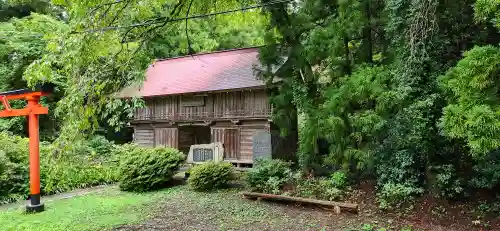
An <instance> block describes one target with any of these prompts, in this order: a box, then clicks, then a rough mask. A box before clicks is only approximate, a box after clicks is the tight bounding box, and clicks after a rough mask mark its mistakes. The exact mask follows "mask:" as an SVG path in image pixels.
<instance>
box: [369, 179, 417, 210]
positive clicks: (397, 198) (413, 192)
mask: <svg viewBox="0 0 500 231" xmlns="http://www.w3.org/2000/svg"><path fill="white" fill-rule="evenodd" d="M422 193H423V189H421V188H415V187H414V186H412V185H404V184H395V183H386V184H384V185H382V187H381V188H380V189H379V192H378V194H377V196H378V201H379V203H380V204H379V207H380V208H381V209H390V208H394V207H399V206H401V205H403V204H404V203H408V202H411V200H412V198H413V197H414V196H417V195H420V194H422Z"/></svg>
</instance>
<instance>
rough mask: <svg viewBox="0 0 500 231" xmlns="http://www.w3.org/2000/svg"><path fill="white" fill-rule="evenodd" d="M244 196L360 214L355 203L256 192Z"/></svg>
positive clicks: (246, 193) (244, 193) (243, 193)
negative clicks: (332, 208) (319, 206)
mask: <svg viewBox="0 0 500 231" xmlns="http://www.w3.org/2000/svg"><path fill="white" fill-rule="evenodd" d="M242 195H243V196H244V197H246V198H257V199H267V200H274V201H283V202H295V203H301V204H312V205H321V206H327V207H334V208H336V210H337V208H339V211H338V212H340V210H346V211H351V212H355V213H357V212H358V205H357V204H353V203H345V202H336V201H324V200H316V199H309V198H302V197H291V196H282V195H274V194H265V193H254V192H242Z"/></svg>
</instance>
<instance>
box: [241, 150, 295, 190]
mask: <svg viewBox="0 0 500 231" xmlns="http://www.w3.org/2000/svg"><path fill="white" fill-rule="evenodd" d="M293 175H294V173H293V171H292V169H291V168H290V164H289V163H286V162H284V161H282V160H278V159H268V158H266V159H258V160H256V162H255V163H254V166H253V168H252V169H251V170H250V171H248V173H247V175H246V182H247V184H248V186H249V187H250V188H251V189H252V190H256V191H259V192H264V193H274V194H279V193H280V191H281V189H282V188H283V186H284V185H285V184H286V183H289V182H290V181H291V180H292V179H293Z"/></svg>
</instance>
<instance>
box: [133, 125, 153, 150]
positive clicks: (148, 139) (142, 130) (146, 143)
mask: <svg viewBox="0 0 500 231" xmlns="http://www.w3.org/2000/svg"><path fill="white" fill-rule="evenodd" d="M154 140H155V138H154V130H153V129H152V128H148V127H136V128H135V129H134V143H136V144H138V145H140V146H143V147H150V148H152V147H154V145H155V143H154Z"/></svg>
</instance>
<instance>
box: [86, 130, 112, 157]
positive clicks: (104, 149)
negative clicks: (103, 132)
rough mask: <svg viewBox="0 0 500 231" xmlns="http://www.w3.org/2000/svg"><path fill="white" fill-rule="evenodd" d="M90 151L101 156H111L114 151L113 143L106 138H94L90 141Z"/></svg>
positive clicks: (98, 136)
mask: <svg viewBox="0 0 500 231" xmlns="http://www.w3.org/2000/svg"><path fill="white" fill-rule="evenodd" d="M89 147H90V149H91V150H92V151H93V152H94V153H96V154H99V155H104V156H106V155H109V154H110V153H111V152H112V151H113V148H114V147H113V142H111V141H109V140H107V139H106V137H104V136H100V135H97V136H94V137H91V138H90V139H89Z"/></svg>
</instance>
